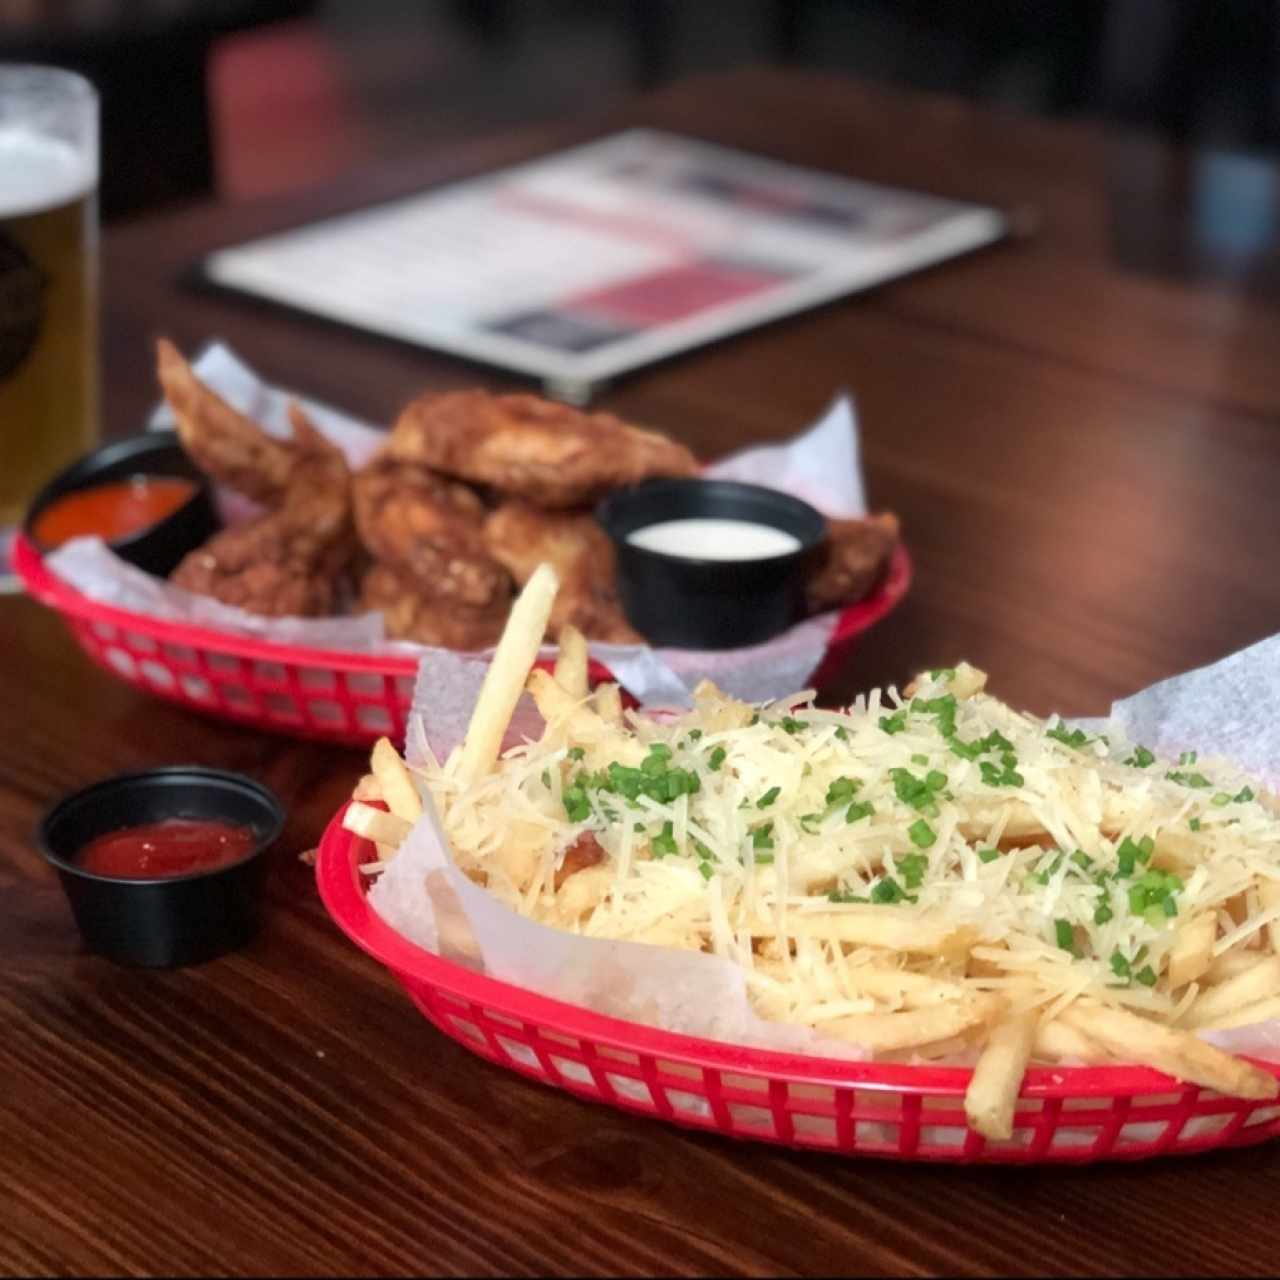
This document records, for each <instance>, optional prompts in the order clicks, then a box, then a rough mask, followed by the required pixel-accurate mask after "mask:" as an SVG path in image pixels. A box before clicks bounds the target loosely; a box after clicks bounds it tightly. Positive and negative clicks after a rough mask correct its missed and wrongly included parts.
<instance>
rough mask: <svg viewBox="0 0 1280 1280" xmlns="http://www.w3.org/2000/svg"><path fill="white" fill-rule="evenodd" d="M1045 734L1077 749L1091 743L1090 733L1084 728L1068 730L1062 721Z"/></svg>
mask: <svg viewBox="0 0 1280 1280" xmlns="http://www.w3.org/2000/svg"><path fill="white" fill-rule="evenodd" d="M1045 736H1046V737H1048V738H1053V739H1055V740H1056V741H1058V742H1061V743H1062V745H1063V746H1065V747H1074V748H1075V749H1076V750H1077V751H1078V750H1080V748H1081V747H1086V746H1088V745H1089V735H1088V734H1087V733H1085V731H1084V730H1083V729H1070V730H1068V729H1067V727H1066V725H1064V724H1063V723H1062V722H1061V721H1059V722H1058V723H1057V724H1056V725H1054V727H1053V728H1052V729H1049V730H1047V731H1046V733H1045Z"/></svg>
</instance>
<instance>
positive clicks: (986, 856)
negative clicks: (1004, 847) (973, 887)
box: [978, 849, 1000, 862]
mask: <svg viewBox="0 0 1280 1280" xmlns="http://www.w3.org/2000/svg"><path fill="white" fill-rule="evenodd" d="M999 856H1000V850H999V849H979V850H978V861H979V862H994V861H995V860H996V859H997V858H998V857H999Z"/></svg>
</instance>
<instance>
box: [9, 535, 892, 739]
mask: <svg viewBox="0 0 1280 1280" xmlns="http://www.w3.org/2000/svg"><path fill="white" fill-rule="evenodd" d="M14 563H15V566H16V568H17V572H18V574H19V576H20V577H21V579H22V582H23V585H24V586H25V588H26V590H27V592H28V593H29V594H30V595H31V596H32V597H33V598H35V599H36V600H39V601H40V602H41V603H42V604H44V605H47V606H48V607H49V608H51V609H54V610H56V611H57V612H58V613H59V614H61V615H62V618H63V620H64V621H65V622H66V624H67V626H68V627H69V628H70V629H71V633H72V634H73V635H74V636H75V638H76V640H77V641H78V642H79V644H80V646H81V648H82V649H84V651H85V653H87V654H88V655H89V657H90V658H92V659H93V661H94V662H96V663H97V664H98V665H99V666H101V667H104V668H105V669H106V670H108V671H110V672H111V673H112V674H113V675H115V676H117V677H118V678H120V679H122V680H125V681H127V682H128V683H129V684H132V685H135V686H136V687H138V688H139V689H143V690H145V691H146V692H148V693H152V694H155V695H156V696H158V697H162V698H166V699H168V700H169V701H171V702H177V703H180V704H181V705H183V706H186V707H190V708H191V709H192V710H195V711H201V712H204V713H206V714H208V715H214V716H219V717H221V718H223V719H227V720H233V721H236V722H238V723H240V724H246V725H252V726H254V727H255V728H260V729H270V730H274V731H277V732H281V733H289V734H292V735H294V736H296V737H301V738H315V739H320V740H325V741H330V742H342V743H349V744H352V745H357V746H362V745H368V744H370V743H372V742H374V741H375V740H376V739H378V738H379V737H381V736H382V735H384V734H386V735H388V736H389V737H391V738H393V739H396V740H397V741H398V740H400V739H402V738H403V737H404V729H405V717H406V715H407V713H408V710H409V702H410V698H411V696H412V693H413V680H414V673H415V671H416V669H417V659H416V658H415V657H413V656H411V655H406V656H404V657H398V656H376V655H365V654H356V653H345V652H342V651H340V650H323V649H314V648H303V647H300V646H296V645H282V644H274V643H272V642H270V641H267V640H262V639H258V638H256V637H251V636H244V635H237V634H235V633H233V632H230V631H222V630H218V629H215V628H212V627H198V626H190V625H184V624H181V623H175V622H170V621H166V620H164V619H159V618H154V617H150V616H148V615H146V614H142V613H135V612H131V611H129V610H124V609H117V608H113V607H112V606H110V605H105V604H101V603H99V602H97V601H95V600H92V599H90V598H89V597H88V596H85V595H84V594H82V593H81V592H79V591H77V590H76V589H75V588H74V587H72V586H70V585H69V584H68V583H66V582H63V581H62V580H61V579H59V578H58V577H57V576H56V575H55V574H54V573H53V572H51V571H50V570H49V568H48V567H47V566H46V565H45V563H44V561H43V560H42V558H41V556H40V554H39V552H38V551H37V550H36V549H35V547H34V546H33V545H32V544H31V542H30V541H29V540H28V539H27V538H26V537H23V536H19V537H18V538H17V540H16V545H15V548H14ZM910 585H911V560H910V557H909V556H908V554H907V551H906V549H905V548H904V547H903V546H902V545H901V544H899V545H898V546H897V548H896V549H895V551H894V553H893V556H892V559H891V560H890V562H889V566H888V569H887V572H886V573H885V575H884V577H883V578H882V580H881V582H880V584H879V585H878V586H877V587H876V589H875V590H874V591H873V592H872V593H871V594H870V595H869V596H867V597H866V598H865V599H863V600H861V601H859V602H858V603H857V604H854V605H851V606H849V607H848V608H846V609H844V610H843V611H842V612H841V613H840V616H839V620H838V621H837V623H836V626H835V630H834V631H833V632H832V634H831V639H830V641H829V643H828V646H827V651H826V654H825V655H824V657H823V660H822V662H821V663H820V664H819V667H818V669H817V671H815V672H814V676H813V680H814V682H815V683H816V684H818V685H820V684H821V683H822V681H824V680H825V679H827V678H828V677H829V676H830V675H831V674H832V673H833V672H835V671H836V670H838V669H839V667H840V665H841V664H842V663H843V662H844V661H845V660H846V659H847V657H848V656H849V654H850V653H851V651H852V649H853V646H854V644H855V642H856V641H857V638H858V636H859V635H861V634H862V633H863V632H864V631H866V630H867V629H868V628H869V627H871V626H873V625H874V624H875V623H876V622H878V621H879V620H880V619H881V618H883V617H884V616H885V614H887V613H888V612H889V611H890V610H891V609H893V608H894V607H895V606H896V605H897V604H898V602H899V601H900V600H901V599H902V597H903V596H904V595H905V594H906V593H907V589H908V587H909V586H910ZM591 677H592V680H593V682H594V681H600V680H610V679H612V678H613V677H612V676H611V675H610V673H609V672H608V670H607V669H605V668H604V667H603V666H601V665H600V664H599V663H594V662H593V663H592V670H591Z"/></svg>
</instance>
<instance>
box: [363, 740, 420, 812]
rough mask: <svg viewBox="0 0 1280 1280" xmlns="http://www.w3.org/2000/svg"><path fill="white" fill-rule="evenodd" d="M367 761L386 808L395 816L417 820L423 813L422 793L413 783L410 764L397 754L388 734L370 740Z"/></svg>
mask: <svg viewBox="0 0 1280 1280" xmlns="http://www.w3.org/2000/svg"><path fill="white" fill-rule="evenodd" d="M369 764H370V767H371V768H372V769H373V776H374V777H375V778H376V779H377V781H378V786H379V788H380V790H381V791H382V798H383V800H385V801H386V805H387V808H388V809H390V810H391V812H392V813H394V814H395V815H396V817H397V818H403V819H404V820H405V821H406V822H409V823H413V822H417V820H418V819H419V818H420V817H422V797H421V796H420V795H419V794H418V788H417V787H416V786H415V785H414V781H413V776H412V774H410V772H409V766H408V765H406V764H405V762H404V761H403V760H402V759H401V758H400V753H399V752H398V751H397V750H396V749H395V747H393V746H392V745H391V740H390V739H389V738H379V739H378V741H377V742H375V743H374V744H373V753H372V755H371V757H370V760H369Z"/></svg>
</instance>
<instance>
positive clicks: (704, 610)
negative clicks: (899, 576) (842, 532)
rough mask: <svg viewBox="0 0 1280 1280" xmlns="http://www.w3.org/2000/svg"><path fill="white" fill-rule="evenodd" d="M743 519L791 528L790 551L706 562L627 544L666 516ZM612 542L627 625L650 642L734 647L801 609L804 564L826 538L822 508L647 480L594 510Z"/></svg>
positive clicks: (763, 491)
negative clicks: (793, 546)
mask: <svg viewBox="0 0 1280 1280" xmlns="http://www.w3.org/2000/svg"><path fill="white" fill-rule="evenodd" d="M706 517H711V518H715V519H724V520H746V521H750V522H751V523H752V524H762V525H769V526H771V527H773V528H775V529H781V530H782V531H783V532H785V533H789V534H792V535H793V536H794V537H795V538H796V539H797V540H798V541H799V543H800V545H799V547H798V548H797V549H796V550H795V551H789V552H787V553H785V554H783V555H778V556H766V557H762V558H760V559H753V560H712V559H703V558H692V557H686V556H677V555H669V554H667V553H666V552H663V551H650V550H648V549H647V548H645V547H638V546H636V545H635V544H634V543H632V542H629V541H628V536H629V535H630V534H632V533H634V532H635V531H636V530H637V529H643V528H647V527H648V526H649V525H653V524H660V523H663V522H665V521H667V520H687V519H697V518H706ZM596 519H597V520H598V521H599V522H600V524H601V525H603V526H604V529H605V531H606V532H607V533H608V534H609V536H610V537H611V538H612V539H613V544H614V548H615V550H616V552H617V558H618V594H619V596H620V598H621V600H622V608H623V611H624V612H625V613H626V615H627V619H628V620H629V621H630V623H631V625H632V626H633V627H635V629H636V630H637V631H639V632H640V633H641V634H642V635H643V636H644V637H645V638H646V639H647V640H648V641H649V642H650V643H651V644H656V645H677V646H680V647H681V648H686V649H737V648H741V647H743V646H746V645H752V644H762V643H763V642H764V641H766V640H769V639H771V638H772V637H773V636H775V635H777V634H778V633H779V632H781V631H785V630H786V629H787V628H788V627H790V626H792V625H793V624H794V623H796V622H798V621H799V620H800V619H801V618H802V617H803V616H804V612H805V609H804V569H805V566H806V564H807V562H808V560H809V559H810V557H812V556H813V555H814V554H815V553H816V551H817V549H818V547H819V546H820V545H821V543H822V541H823V539H824V538H825V537H826V535H827V522H826V520H825V519H824V518H823V516H822V514H821V513H820V512H818V511H816V510H815V509H814V508H813V507H811V506H810V505H809V504H808V503H807V502H802V501H801V500H800V499H799V498H793V497H792V496H791V495H790V494H786V493H781V492H779V491H778V490H776V489H767V488H765V487H764V486H763V485H755V484H739V483H738V482H737V481H733V480H700V479H697V478H690V479H682V480H646V481H645V482H644V483H643V484H638V485H635V486H633V487H632V488H629V489H619V490H617V491H616V492H614V493H612V494H610V495H609V497H607V498H606V499H605V500H604V501H603V502H602V503H601V504H600V505H599V507H597V508H596Z"/></svg>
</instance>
